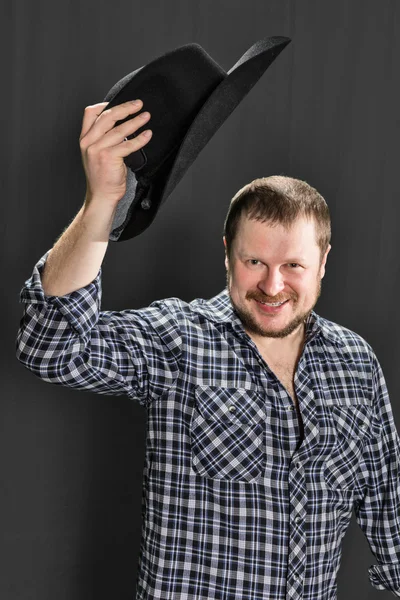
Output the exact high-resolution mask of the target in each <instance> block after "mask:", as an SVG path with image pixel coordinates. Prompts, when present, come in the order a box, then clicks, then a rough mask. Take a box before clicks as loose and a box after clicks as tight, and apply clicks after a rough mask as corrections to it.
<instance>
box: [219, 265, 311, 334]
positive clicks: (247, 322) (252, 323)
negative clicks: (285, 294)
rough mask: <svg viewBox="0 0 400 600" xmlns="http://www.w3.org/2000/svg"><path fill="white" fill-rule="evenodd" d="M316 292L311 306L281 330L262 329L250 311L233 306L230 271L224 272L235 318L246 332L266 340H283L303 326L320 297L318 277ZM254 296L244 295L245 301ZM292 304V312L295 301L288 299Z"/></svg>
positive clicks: (294, 308) (294, 307)
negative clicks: (236, 317) (266, 338)
mask: <svg viewBox="0 0 400 600" xmlns="http://www.w3.org/2000/svg"><path fill="white" fill-rule="evenodd" d="M316 284H317V285H316V290H315V295H314V299H313V302H312V305H311V306H310V307H309V308H308V309H307V310H305V311H303V312H301V313H299V314H298V315H295V316H294V317H293V319H292V320H291V321H289V323H288V324H287V325H286V326H285V327H283V328H282V329H279V330H277V329H272V328H268V327H264V326H261V325H259V323H258V322H257V321H256V319H255V318H254V317H253V315H252V313H251V311H250V310H248V309H246V308H242V307H240V306H238V305H237V304H235V302H234V301H233V299H232V296H231V290H230V271H229V270H227V272H226V287H227V290H228V293H229V298H230V300H231V304H232V307H233V309H234V311H235V313H236V314H237V316H238V317H239V319H240V320H241V322H242V324H243V327H244V329H245V330H246V331H247V332H248V333H253V334H256V335H259V336H262V337H268V338H285V337H287V336H288V335H290V334H291V333H293V332H294V331H295V330H296V329H298V328H299V327H300V326H301V325H302V324H304V323H305V322H306V321H307V319H308V317H309V316H310V314H311V312H312V310H313V308H314V306H315V305H316V303H317V301H318V298H319V297H320V295H321V278H320V277H319V278H318V279H317V282H316ZM254 297H255V295H253V294H251V293H250V294H249V293H248V294H246V299H247V300H249V299H251V298H254ZM290 300H291V301H292V302H293V310H294V311H295V310H296V300H295V299H294V298H291V299H290Z"/></svg>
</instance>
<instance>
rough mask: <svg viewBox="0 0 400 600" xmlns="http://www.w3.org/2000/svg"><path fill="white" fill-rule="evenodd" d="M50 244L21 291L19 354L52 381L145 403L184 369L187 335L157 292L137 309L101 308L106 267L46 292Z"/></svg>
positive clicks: (38, 373)
mask: <svg viewBox="0 0 400 600" xmlns="http://www.w3.org/2000/svg"><path fill="white" fill-rule="evenodd" d="M49 252H50V250H48V251H47V252H46V253H45V254H44V255H43V256H42V257H41V258H40V260H39V261H38V262H37V263H36V265H35V267H34V269H33V273H32V275H31V277H30V278H29V279H28V280H27V281H25V284H24V287H23V288H22V290H21V292H20V302H21V303H23V304H24V314H23V317H22V319H21V321H20V326H19V330H18V334H17V339H16V356H17V359H18V360H19V361H20V362H21V363H22V364H23V365H24V366H25V367H26V368H27V369H29V370H30V371H31V372H32V373H34V374H35V375H36V376H37V377H39V378H40V379H42V380H43V381H45V382H47V383H53V384H56V385H63V386H68V387H71V388H78V389H81V390H86V391H93V392H96V393H98V394H106V395H114V396H120V395H124V394H125V395H128V396H129V397H130V398H131V399H134V400H136V401H137V402H139V403H140V404H141V405H143V406H145V407H147V406H148V404H149V403H150V402H151V401H153V400H155V399H157V398H159V397H160V396H161V395H162V394H163V392H164V391H165V390H167V389H169V388H170V387H171V385H172V384H173V383H174V381H175V379H176V378H177V376H178V374H179V360H180V355H181V347H182V340H181V337H180V332H179V327H178V324H177V320H176V319H175V318H174V315H173V314H172V313H171V311H170V309H169V307H168V305H167V303H165V302H164V301H162V300H160V301H157V302H153V303H152V304H151V305H150V306H149V307H146V308H144V309H138V310H123V311H121V312H116V311H100V306H101V274H102V269H101V268H100V270H99V272H98V274H97V276H96V278H95V279H94V280H93V281H92V282H91V283H89V284H88V285H86V286H85V287H82V288H80V289H78V290H75V291H73V292H71V293H69V294H65V295H64V296H46V295H45V294H44V291H43V287H42V281H41V273H42V271H43V268H44V265H45V263H46V260H47V257H48V255H49Z"/></svg>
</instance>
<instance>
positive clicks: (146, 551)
mask: <svg viewBox="0 0 400 600" xmlns="http://www.w3.org/2000/svg"><path fill="white" fill-rule="evenodd" d="M93 177H94V175H93ZM88 178H90V173H89V171H88ZM104 198H105V194H100V195H99V196H98V201H97V206H96V210H94V209H93V210H91V207H90V206H87V207H85V209H84V210H83V211H82V212H81V213H80V214H78V216H77V217H76V220H75V221H74V222H73V223H72V224H71V226H70V227H69V228H68V229H67V230H66V232H65V233H64V234H63V236H62V238H61V239H60V240H59V242H58V243H57V245H56V247H55V248H54V249H53V251H52V252H51V253H52V256H50V265H49V268H47V267H48V264H47V262H48V258H49V254H50V253H49V252H47V253H46V254H45V255H44V256H43V257H42V258H41V259H40V260H39V261H38V263H37V264H36V265H35V268H34V271H33V274H32V277H31V278H30V280H28V281H27V282H25V287H24V288H23V289H22V291H21V301H22V302H24V303H25V305H26V309H25V311H24V317H23V319H22V320H21V325H20V330H19V332H18V338H17V357H18V360H20V361H21V363H22V364H24V365H25V366H26V367H27V368H28V369H30V370H31V371H32V372H33V373H35V374H36V375H37V376H38V377H40V378H42V379H43V380H44V381H47V382H50V383H55V384H58V385H64V386H70V387H73V388H79V389H82V390H86V391H93V392H95V393H99V394H107V395H114V396H119V395H128V396H129V397H130V398H131V399H132V400H134V401H136V402H139V403H140V404H141V405H142V406H143V407H144V408H145V409H146V411H147V423H148V435H147V442H146V463H145V464H146V467H145V470H144V476H143V485H144V488H145V489H144V494H143V502H144V506H143V511H142V514H143V515H144V517H143V518H144V520H145V522H144V523H143V529H142V531H143V537H142V542H141V553H140V557H139V570H138V580H137V597H140V598H141V600H150V599H153V598H163V600H189V599H190V600H220V599H221V598H235V599H237V600H287V599H288V598H291V599H296V600H300V599H301V600H333V599H334V598H336V575H337V572H338V569H339V566H340V559H341V544H342V538H343V535H344V533H345V531H346V529H347V527H348V525H349V523H350V519H351V515H352V511H353V509H354V511H355V515H356V518H357V522H358V524H359V525H360V527H361V528H362V530H363V532H364V533H365V535H366V537H367V539H368V542H369V546H370V548H371V551H372V553H373V554H374V556H375V557H376V563H377V564H375V565H372V566H371V567H370V569H369V577H370V581H371V583H372V585H373V586H375V587H376V588H377V589H387V590H390V591H391V592H392V593H393V594H394V595H395V596H397V597H400V566H399V564H400V440H399V436H398V433H397V429H396V425H395V422H394V418H393V413H392V408H391V404H390V400H389V395H388V391H387V388H386V383H385V379H384V375H383V372H382V369H381V366H380V364H379V362H378V360H377V358H376V356H375V354H374V351H373V349H372V347H371V346H370V345H369V344H368V342H366V340H364V339H363V338H362V337H361V336H360V335H358V334H357V333H355V332H353V331H351V330H349V329H347V328H345V327H342V326H341V325H339V324H337V323H334V322H332V321H330V320H328V319H326V318H324V317H321V316H320V315H318V314H317V313H316V312H315V311H314V310H313V309H314V307H315V305H316V303H317V300H318V298H319V296H320V294H321V281H322V278H323V277H324V274H325V266H326V260H327V256H328V253H329V251H330V249H331V246H330V238H331V227H330V216H329V210H328V207H327V204H326V202H325V200H324V199H323V198H322V196H321V195H320V194H319V193H318V192H317V191H316V190H315V189H314V188H312V187H311V186H310V185H309V184H307V183H306V182H304V181H300V180H297V179H293V178H289V177H284V176H273V177H266V178H261V179H256V180H254V181H253V182H251V183H249V184H248V185H246V186H245V187H244V188H242V189H241V190H239V192H238V193H237V194H236V195H235V197H234V198H233V199H232V201H231V204H230V207H229V210H228V214H227V217H226V221H225V227H224V237H223V239H224V244H225V253H226V256H225V264H226V268H227V281H226V282H227V285H226V288H224V289H223V290H222V291H221V292H220V293H218V294H217V295H216V296H214V297H213V298H210V299H208V300H205V299H202V298H197V299H195V300H192V301H191V302H185V301H183V300H181V299H179V298H167V299H164V300H157V301H155V302H153V303H152V304H151V305H150V306H148V307H145V308H140V309H129V310H124V311H121V312H117V311H104V312H103V311H101V310H100V297H101V270H100V265H101V261H102V259H103V256H104V252H105V248H104V247H101V248H100V244H101V243H103V242H104V240H108V235H109V231H110V227H111V224H112V221H113V218H112V214H111V212H112V211H111V209H110V208H109V206H110V204H111V203H106V202H105V200H104ZM107 211H108V212H107ZM105 245H106V244H105ZM44 267H46V270H44Z"/></svg>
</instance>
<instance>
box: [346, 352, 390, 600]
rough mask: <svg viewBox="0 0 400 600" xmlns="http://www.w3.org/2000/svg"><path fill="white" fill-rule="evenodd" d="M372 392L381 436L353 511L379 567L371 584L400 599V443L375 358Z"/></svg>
mask: <svg viewBox="0 0 400 600" xmlns="http://www.w3.org/2000/svg"><path fill="white" fill-rule="evenodd" d="M373 390H374V397H375V402H374V409H375V416H376V417H377V418H378V421H379V422H380V425H381V435H379V436H378V437H372V438H371V439H369V440H368V442H367V443H366V446H365V448H364V453H363V459H362V462H361V469H360V477H361V481H362V489H363V490H364V493H363V496H362V497H360V499H359V500H358V501H356V502H355V505H354V511H355V516H356V520H357V523H358V525H359V526H360V528H361V529H362V531H363V532H364V534H365V536H366V538H367V540H368V543H369V546H370V549H371V552H372V553H373V555H374V556H375V558H376V560H377V563H378V564H375V565H372V566H371V567H370V568H369V569H368V573H369V579H370V582H371V584H372V585H373V586H374V587H375V588H377V589H378V590H389V591H390V592H392V594H393V595H394V596H396V597H397V598H400V439H399V435H398V432H397V429H396V424H395V421H394V418H393V412H392V407H391V404H390V400H389V394H388V391H387V387H386V382H385V378H384V375H383V372H382V368H381V366H380V364H379V362H378V360H377V359H376V357H375V358H374V366H373Z"/></svg>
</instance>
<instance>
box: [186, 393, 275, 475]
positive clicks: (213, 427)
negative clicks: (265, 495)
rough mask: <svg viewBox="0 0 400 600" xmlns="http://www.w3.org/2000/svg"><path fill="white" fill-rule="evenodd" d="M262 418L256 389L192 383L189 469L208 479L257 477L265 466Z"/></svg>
mask: <svg viewBox="0 0 400 600" xmlns="http://www.w3.org/2000/svg"><path fill="white" fill-rule="evenodd" d="M264 421H265V413H264V410H263V409H262V399H261V398H260V397H259V396H257V392H256V391H252V390H247V389H244V388H222V387H219V386H212V385H198V386H196V388H195V406H194V411H193V416H192V420H191V427H190V435H191V458H192V467H193V470H194V471H195V472H196V473H198V474H199V475H201V476H202V477H207V478H211V479H224V480H232V481H247V482H252V481H257V480H258V479H259V478H260V477H261V475H262V473H263V471H264V467H265V440H264Z"/></svg>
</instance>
